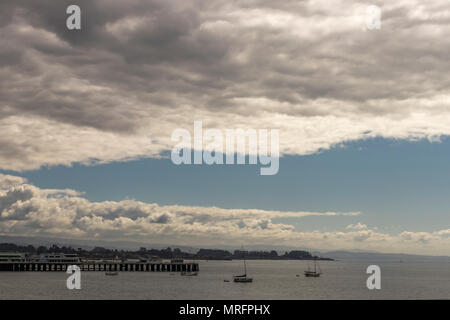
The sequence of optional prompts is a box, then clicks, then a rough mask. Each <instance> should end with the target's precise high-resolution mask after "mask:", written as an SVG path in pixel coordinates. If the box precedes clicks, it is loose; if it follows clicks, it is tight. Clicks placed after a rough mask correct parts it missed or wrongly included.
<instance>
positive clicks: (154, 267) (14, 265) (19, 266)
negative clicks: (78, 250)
mask: <svg viewBox="0 0 450 320" xmlns="http://www.w3.org/2000/svg"><path fill="white" fill-rule="evenodd" d="M72 265H76V266H78V267H80V269H81V271H124V272H127V271H134V272H182V271H185V272H186V271H187V272H190V271H199V266H198V263H164V262H158V263H152V262H148V263H147V262H138V263H130V262H118V263H105V262H77V263H70V262H69V263H67V262H66V263H48V262H0V271H17V272H19V271H26V272H31V271H35V272H39V271H40V272H53V271H59V272H66V270H67V267H68V266H72Z"/></svg>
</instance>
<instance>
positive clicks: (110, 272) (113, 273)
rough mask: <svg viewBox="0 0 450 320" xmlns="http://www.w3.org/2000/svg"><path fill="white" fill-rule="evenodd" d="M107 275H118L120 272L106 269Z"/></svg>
mask: <svg viewBox="0 0 450 320" xmlns="http://www.w3.org/2000/svg"><path fill="white" fill-rule="evenodd" d="M105 275H107V276H118V275H119V273H118V272H116V271H106V272H105Z"/></svg>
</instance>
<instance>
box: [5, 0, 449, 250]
mask: <svg viewBox="0 0 450 320" xmlns="http://www.w3.org/2000/svg"><path fill="white" fill-rule="evenodd" d="M70 4H73V3H72V2H68V1H58V3H55V1H50V0H42V1H39V3H36V2H34V1H17V0H16V1H9V0H6V1H2V2H1V3H0V234H3V235H26V236H35V237H39V236H46V237H48V236H55V237H65V238H71V239H101V240H127V241H129V240H135V241H139V242H143V241H144V242H148V243H150V244H151V243H173V244H174V245H176V244H183V245H198V246H201V245H202V244H204V245H208V246H211V245H217V246H220V245H224V244H226V245H230V244H233V245H236V246H240V245H242V244H270V245H273V244H277V245H289V246H299V247H302V248H305V247H306V248H314V249H322V250H335V249H348V250H350V249H359V250H378V251H384V252H403V253H421V254H433V255H437V254H446V255H450V219H449V213H448V208H449V207H450V206H449V200H448V194H449V192H448V191H449V189H450V183H449V181H450V180H449V178H450V177H449V176H450V170H449V169H450V168H449V163H450V162H449V161H448V160H449V159H450V139H449V138H448V135H449V134H450V126H449V125H448V124H449V123H450V121H449V120H450V108H449V107H448V101H449V89H448V88H449V87H450V86H449V85H448V82H449V78H448V76H447V75H448V73H449V71H450V70H449V69H450V68H449V64H450V62H449V61H450V59H448V52H450V51H449V49H450V40H449V38H448V36H447V35H448V34H449V31H450V30H449V29H450V24H449V23H448V22H449V20H450V8H449V7H448V2H447V1H441V0H439V1H433V2H432V3H422V2H421V1H415V0H413V1H396V2H394V3H393V2H392V1H371V2H370V3H367V2H363V1H350V0H348V1H347V0H346V1H344V0H341V1H339V0H336V1H334V0H333V1H321V0H318V1H298V0H296V1H290V0H288V1H283V2H280V3H276V2H275V3H274V2H273V1H265V0H238V1H233V2H230V1H222V0H216V1H206V0H204V1H197V0H194V1H178V0H171V1H167V0H165V1H162V0H161V1H160V0H156V1H155V0H148V1H144V0H131V1H126V2H124V1H118V0H99V1H95V2H92V1H84V0H83V1H82V0H79V1H77V3H76V4H77V5H79V6H80V8H81V19H82V20H81V21H82V23H81V25H82V28H81V30H67V28H66V19H67V17H68V15H67V14H66V7H67V6H68V5H70ZM368 5H377V6H379V7H380V8H381V12H382V17H381V28H380V29H379V30H378V29H377V30H369V29H368V28H367V27H366V18H367V17H366V14H367V13H366V9H367V6H368ZM198 120H201V121H203V126H204V127H205V128H217V129H219V130H222V131H223V130H226V129H235V128H242V129H256V130H258V129H268V130H271V129H277V130H279V149H280V156H281V158H280V164H279V172H278V173H277V174H276V175H272V176H261V175H260V174H259V166H257V165H211V166H209V165H205V164H204V165H179V166H177V165H175V164H173V163H172V161H171V159H170V150H171V149H172V148H173V146H174V142H173V141H172V139H171V134H172V132H173V131H174V130H175V129H178V128H182V129H186V130H192V128H193V123H194V121H198Z"/></svg>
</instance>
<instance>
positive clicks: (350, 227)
mask: <svg viewBox="0 0 450 320" xmlns="http://www.w3.org/2000/svg"><path fill="white" fill-rule="evenodd" d="M345 229H348V230H366V229H367V226H366V225H365V224H362V223H361V222H358V223H356V224H349V225H348V226H347V227H346V228H345Z"/></svg>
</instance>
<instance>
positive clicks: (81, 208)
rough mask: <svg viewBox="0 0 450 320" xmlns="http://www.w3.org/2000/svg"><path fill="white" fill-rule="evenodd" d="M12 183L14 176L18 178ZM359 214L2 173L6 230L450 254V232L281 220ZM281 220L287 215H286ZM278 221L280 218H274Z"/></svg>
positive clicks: (0, 220)
mask: <svg viewBox="0 0 450 320" xmlns="http://www.w3.org/2000/svg"><path fill="white" fill-rule="evenodd" d="M12 181H14V182H13V183H12ZM358 215H359V213H358V212H343V213H338V212H307V211H296V212H286V211H269V210H256V209H223V208H217V207H195V206H182V205H164V206H162V205H158V204H156V203H145V202H140V201H135V200H123V201H103V202H90V201H88V200H87V199H85V198H83V197H82V193H81V192H77V191H75V190H53V189H51V190H49V189H41V188H38V187H36V186H33V185H31V184H29V183H27V181H26V180H25V179H23V178H20V177H14V176H8V175H2V174H0V234H4V235H17V236H20V235H21V236H25V235H26V236H34V237H42V236H46V237H52V236H53V237H64V238H72V239H101V240H117V241H120V240H127V241H137V242H144V241H145V242H148V243H155V242H156V243H170V244H174V245H177V244H178V245H179V244H181V243H183V244H188V245H200V244H203V245H204V244H205V243H206V244H208V245H217V246H220V245H223V244H235V245H239V244H241V243H243V242H245V243H247V244H271V245H273V244H279V245H289V246H299V247H303V248H304V247H309V248H318V249H328V250H332V249H354V248H359V249H365V250H380V251H385V252H408V253H429V254H450V251H449V248H450V246H449V244H450V237H449V235H450V230H438V231H436V232H412V231H404V232H402V233H400V234H398V235H391V234H386V233H382V232H378V231H377V230H376V228H374V229H369V228H368V227H367V226H366V225H364V224H362V223H360V222H358V223H355V224H352V225H350V226H348V227H347V228H346V230H345V231H339V230H336V231H327V232H320V231H308V232H305V231H298V230H296V228H295V227H294V226H293V225H290V224H287V223H283V222H278V221H283V220H282V218H291V219H292V218H297V219H300V221H301V219H302V218H303V217H306V216H309V217H315V216H350V217H352V216H355V218H356V217H358ZM280 218H281V219H280ZM275 221H277V222H275Z"/></svg>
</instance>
